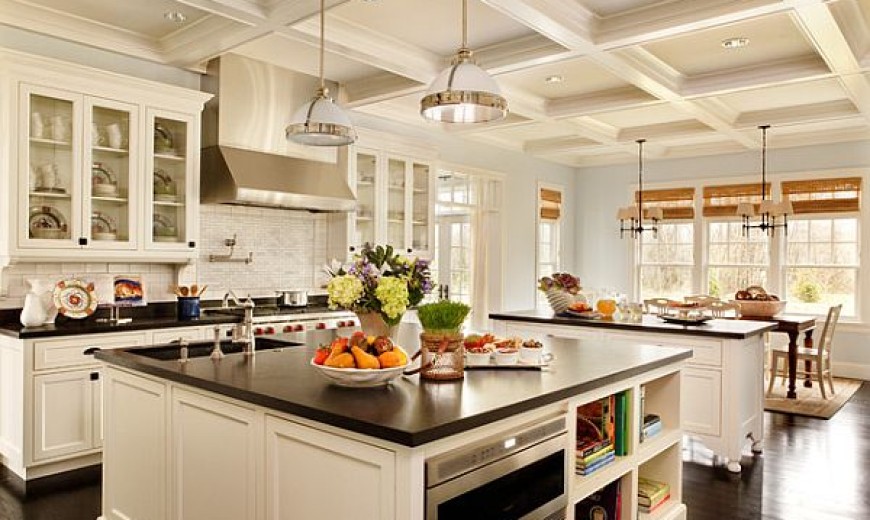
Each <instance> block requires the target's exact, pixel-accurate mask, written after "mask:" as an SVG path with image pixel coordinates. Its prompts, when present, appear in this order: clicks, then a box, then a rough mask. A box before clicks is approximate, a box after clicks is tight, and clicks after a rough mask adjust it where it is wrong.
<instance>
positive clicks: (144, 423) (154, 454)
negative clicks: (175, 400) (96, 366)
mask: <svg viewBox="0 0 870 520" xmlns="http://www.w3.org/2000/svg"><path fill="white" fill-rule="evenodd" d="M105 385H106V403H105V404H106V408H105V410H106V428H107V430H106V449H105V452H106V454H107V456H104V457H103V517H104V518H106V520H130V519H138V518H143V519H144V518H147V519H149V520H164V519H165V518H166V513H167V500H166V497H167V490H168V485H167V477H168V471H167V457H168V454H167V447H166V435H167V429H166V408H167V405H166V385H164V384H162V383H157V382H154V381H149V380H147V379H144V378H141V377H136V376H133V375H130V374H126V373H124V372H121V371H119V370H116V369H111V368H110V369H108V370H107V371H106V380H105Z"/></svg>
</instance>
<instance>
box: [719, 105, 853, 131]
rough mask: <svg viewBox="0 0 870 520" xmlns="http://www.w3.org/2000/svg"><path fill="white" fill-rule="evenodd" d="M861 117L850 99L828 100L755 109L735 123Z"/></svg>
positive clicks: (788, 122) (744, 124)
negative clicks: (795, 105)
mask: <svg viewBox="0 0 870 520" xmlns="http://www.w3.org/2000/svg"><path fill="white" fill-rule="evenodd" d="M855 116H858V117H860V116H861V113H860V112H858V109H856V108H855V105H854V104H853V103H852V102H851V101H849V100H848V99H841V100H837V101H827V102H823V103H811V104H807V105H801V106H797V107H794V106H790V107H782V108H771V109H767V110H754V111H752V112H744V113H742V114H740V117H738V118H737V121H735V124H736V125H737V126H738V127H742V128H751V127H757V126H758V125H773V126H777V125H787V124H792V123H811V122H816V121H829V120H834V119H847V118H854V117H855Z"/></svg>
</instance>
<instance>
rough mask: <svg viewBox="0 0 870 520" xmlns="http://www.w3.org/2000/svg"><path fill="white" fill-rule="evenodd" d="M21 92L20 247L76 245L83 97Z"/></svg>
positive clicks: (27, 89)
mask: <svg viewBox="0 0 870 520" xmlns="http://www.w3.org/2000/svg"><path fill="white" fill-rule="evenodd" d="M20 92H21V98H22V99H21V104H20V106H21V107H22V110H23V112H24V114H22V117H21V118H20V135H21V136H22V138H21V140H20V142H21V147H20V149H19V151H20V156H21V157H20V162H19V164H20V165H21V176H20V177H19V178H20V180H21V182H20V186H21V187H22V189H19V193H20V197H21V204H20V205H19V208H21V211H23V214H22V215H20V216H19V222H20V223H21V224H20V225H19V244H20V245H22V246H23V247H49V248H55V247H60V248H66V247H74V246H77V245H78V244H79V237H81V236H82V235H81V232H80V208H81V202H80V193H81V188H80V183H81V177H82V176H81V174H80V173H81V155H80V150H81V139H82V135H81V121H82V108H81V104H82V97H81V96H77V95H75V94H72V93H68V92H64V91H60V90H54V89H49V88H43V87H37V86H32V85H22V88H21V91H20ZM25 136H26V137H25ZM25 187H26V188H25Z"/></svg>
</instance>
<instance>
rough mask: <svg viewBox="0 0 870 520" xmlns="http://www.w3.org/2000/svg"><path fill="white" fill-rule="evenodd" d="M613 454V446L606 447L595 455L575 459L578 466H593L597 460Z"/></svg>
mask: <svg viewBox="0 0 870 520" xmlns="http://www.w3.org/2000/svg"><path fill="white" fill-rule="evenodd" d="M610 453H613V446H608V447H606V448H604V449H602V450H598V451H596V452H595V453H593V454H591V455H588V456H586V457H583V458H579V457H578V458H577V465H578V466H589V465H591V464H593V463H594V462H595V461H597V460H598V459H600V458H602V457H605V456H607V455H608V454H610Z"/></svg>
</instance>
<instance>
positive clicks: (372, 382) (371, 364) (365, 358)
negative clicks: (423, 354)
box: [310, 332, 410, 388]
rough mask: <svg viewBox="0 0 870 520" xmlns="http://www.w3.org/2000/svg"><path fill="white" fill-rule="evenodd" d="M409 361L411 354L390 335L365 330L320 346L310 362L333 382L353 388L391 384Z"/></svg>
mask: <svg viewBox="0 0 870 520" xmlns="http://www.w3.org/2000/svg"><path fill="white" fill-rule="evenodd" d="M409 363H410V359H409V357H408V353H407V352H405V350H404V349H402V347H400V346H398V345H395V344H393V342H392V341H391V340H390V338H388V337H386V336H366V335H365V334H363V333H362V332H354V333H353V335H351V336H350V337H339V338H336V339H335V340H333V342H332V343H331V344H329V345H323V346H321V347H320V348H318V349H317V352H315V354H314V357H313V358H312V359H311V362H310V364H311V366H312V367H314V368H315V369H316V370H317V371H318V372H319V373H320V374H321V375H322V376H323V377H324V378H326V380H328V381H329V382H330V383H332V384H335V385H338V386H347V387H352V388H368V387H376V386H383V385H386V384H389V383H391V382H392V381H393V380H395V379H396V378H398V377H399V376H401V375H402V372H404V371H405V369H406V368H407V367H408V364H409Z"/></svg>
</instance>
